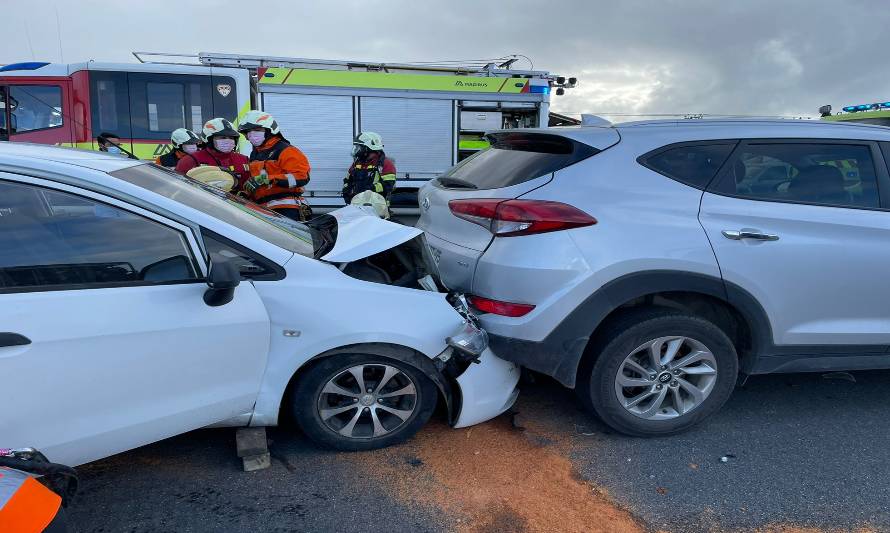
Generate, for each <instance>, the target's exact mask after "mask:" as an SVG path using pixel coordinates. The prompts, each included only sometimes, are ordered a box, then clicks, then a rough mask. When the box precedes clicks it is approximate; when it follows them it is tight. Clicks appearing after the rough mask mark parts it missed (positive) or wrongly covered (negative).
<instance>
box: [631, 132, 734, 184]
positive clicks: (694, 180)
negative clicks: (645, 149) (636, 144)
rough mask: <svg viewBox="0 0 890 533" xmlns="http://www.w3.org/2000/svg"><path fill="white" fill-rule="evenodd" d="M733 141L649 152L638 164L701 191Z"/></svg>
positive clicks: (732, 144)
mask: <svg viewBox="0 0 890 533" xmlns="http://www.w3.org/2000/svg"><path fill="white" fill-rule="evenodd" d="M735 144H736V143H735V142H726V143H719V144H714V143H708V144H685V143H684V144H683V145H680V146H672V147H671V146H669V147H666V148H659V149H658V150H656V151H654V152H649V153H648V154H645V155H643V156H642V157H640V158H639V159H638V161H639V162H640V164H642V165H643V166H645V167H648V168H650V169H652V170H654V171H655V172H658V173H659V174H664V175H665V176H667V177H669V178H671V179H674V180H677V181H679V182H680V183H685V184H686V185H689V186H691V187H695V188H696V189H704V188H705V187H707V186H708V183H710V182H711V180H712V179H713V178H714V175H715V174H717V171H718V170H720V166H721V165H723V162H724V161H726V158H727V157H729V154H730V152H732V149H733V147H734V146H735Z"/></svg>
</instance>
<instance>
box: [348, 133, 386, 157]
mask: <svg viewBox="0 0 890 533" xmlns="http://www.w3.org/2000/svg"><path fill="white" fill-rule="evenodd" d="M352 144H354V145H359V146H367V147H368V150H371V151H374V152H378V151H380V150H383V137H381V136H380V135H377V134H376V133H374V132H373V131H363V132H361V133H359V134H358V135H356V137H355V140H354V141H352Z"/></svg>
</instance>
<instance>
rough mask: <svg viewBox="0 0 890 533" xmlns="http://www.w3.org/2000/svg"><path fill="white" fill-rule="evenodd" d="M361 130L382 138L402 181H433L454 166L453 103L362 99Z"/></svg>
mask: <svg viewBox="0 0 890 533" xmlns="http://www.w3.org/2000/svg"><path fill="white" fill-rule="evenodd" d="M360 109H361V129H362V131H373V132H375V133H379V134H380V135H381V136H382V137H383V144H384V146H385V151H386V155H387V156H389V157H391V158H393V159H394V160H395V162H396V170H397V171H398V174H399V178H402V177H403V175H404V174H405V173H408V174H409V175H410V177H411V178H425V179H429V178H433V177H435V176H437V175H438V174H441V173H442V172H444V171H445V170H446V169H448V168H449V167H450V166H451V165H452V157H453V154H454V127H453V110H454V102H453V101H452V100H432V99H420V98H378V97H362V98H361V100H360Z"/></svg>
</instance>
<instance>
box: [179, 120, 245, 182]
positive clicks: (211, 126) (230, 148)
mask: <svg viewBox="0 0 890 533" xmlns="http://www.w3.org/2000/svg"><path fill="white" fill-rule="evenodd" d="M202 133H203V134H204V138H205V139H206V140H207V141H206V146H205V147H204V149H202V150H198V151H197V152H195V153H193V154H186V155H184V156H183V157H182V158H181V159H180V160H179V163H176V172H179V173H180V174H186V173H187V172H188V171H189V170H191V169H193V168H195V167H199V166H201V165H207V166H211V167H219V168H220V169H222V170H224V171H226V172H228V173H229V174H231V175H232V176H233V177H234V178H235V185H234V186H233V187H232V191H231V192H240V191H241V190H242V189H241V187H242V186H243V185H244V184H245V183H246V182H247V180H248V179H250V161H249V160H248V159H247V156H246V155H244V154H241V153H239V152H238V151H236V150H235V148H236V147H237V146H238V138H239V135H238V132H237V131H236V130H235V127H234V126H232V123H231V122H229V121H228V120H226V119H224V118H214V119H210V120H208V121H207V122H206V123H205V124H204V128H203V129H202Z"/></svg>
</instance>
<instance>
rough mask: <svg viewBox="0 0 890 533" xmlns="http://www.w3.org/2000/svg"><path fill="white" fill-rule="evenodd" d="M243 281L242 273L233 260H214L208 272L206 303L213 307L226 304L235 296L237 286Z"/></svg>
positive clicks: (205, 293) (205, 292)
mask: <svg viewBox="0 0 890 533" xmlns="http://www.w3.org/2000/svg"><path fill="white" fill-rule="evenodd" d="M239 283H241V273H240V272H239V271H238V267H237V266H235V263H233V262H231V261H212V262H211V263H210V272H208V273H207V290H206V291H204V303H205V304H207V305H209V306H211V307H218V306H220V305H225V304H227V303H229V302H231V301H232V298H234V297H235V287H237V286H238V284H239Z"/></svg>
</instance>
